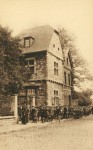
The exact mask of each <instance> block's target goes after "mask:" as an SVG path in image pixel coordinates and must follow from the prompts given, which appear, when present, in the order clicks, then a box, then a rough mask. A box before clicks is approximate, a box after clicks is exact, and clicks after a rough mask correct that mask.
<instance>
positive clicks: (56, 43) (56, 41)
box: [48, 31, 63, 60]
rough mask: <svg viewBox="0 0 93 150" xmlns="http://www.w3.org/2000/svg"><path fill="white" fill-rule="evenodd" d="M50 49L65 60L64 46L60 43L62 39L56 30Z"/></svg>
mask: <svg viewBox="0 0 93 150" xmlns="http://www.w3.org/2000/svg"><path fill="white" fill-rule="evenodd" d="M48 51H49V52H50V53H52V54H53V55H55V56H56V57H58V58H60V59H62V60H63V53H62V48H61V44H60V39H59V35H58V33H56V32H55V31H54V32H53V35H52V38H51V41H50V44H49V47H48Z"/></svg>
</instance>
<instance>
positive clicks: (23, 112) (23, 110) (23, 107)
mask: <svg viewBox="0 0 93 150" xmlns="http://www.w3.org/2000/svg"><path fill="white" fill-rule="evenodd" d="M22 124H26V104H24V105H23V106H22Z"/></svg>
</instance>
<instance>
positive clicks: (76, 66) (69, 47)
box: [58, 28, 90, 87]
mask: <svg viewBox="0 0 93 150" xmlns="http://www.w3.org/2000/svg"><path fill="white" fill-rule="evenodd" d="M58 31H59V35H60V41H61V46H62V50H63V53H64V55H65V54H66V53H68V51H69V54H70V56H71V60H72V76H73V83H74V85H75V86H77V87H80V86H81V85H80V83H81V82H83V81H84V80H85V79H90V74H89V71H88V69H87V62H86V60H84V58H83V57H82V56H81V55H80V52H79V50H78V49H77V48H76V46H75V41H74V36H73V35H71V34H69V33H68V31H67V30H65V29H64V28H62V29H58Z"/></svg>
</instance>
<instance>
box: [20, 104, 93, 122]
mask: <svg viewBox="0 0 93 150" xmlns="http://www.w3.org/2000/svg"><path fill="white" fill-rule="evenodd" d="M91 113H92V114H93V108H92V107H90V108H87V107H71V106H56V107H49V106H40V107H34V106H32V108H31V110H30V109H29V108H28V107H27V106H26V104H25V105H23V106H19V108H18V115H19V118H20V120H21V121H22V124H26V123H28V121H29V120H31V121H32V122H33V123H37V122H38V121H41V122H42V123H44V122H52V121H53V120H54V119H57V120H59V121H60V120H61V119H67V118H75V119H76V118H81V117H82V116H87V115H89V114H91Z"/></svg>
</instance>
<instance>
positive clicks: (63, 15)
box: [0, 0, 93, 73]
mask: <svg viewBox="0 0 93 150" xmlns="http://www.w3.org/2000/svg"><path fill="white" fill-rule="evenodd" d="M0 24H1V25H2V26H8V27H9V28H10V29H12V30H13V33H14V35H16V34H18V33H19V32H21V31H22V30H24V29H27V28H31V27H34V26H39V25H46V24H49V25H51V26H52V27H54V28H58V27H64V28H66V29H67V30H68V31H69V32H71V33H73V34H74V35H75V36H76V38H77V39H76V40H77V41H76V43H77V46H78V48H79V50H80V52H81V54H82V55H83V57H84V58H85V59H86V60H87V61H88V62H89V64H90V65H89V68H90V69H91V70H92V73H93V0H0Z"/></svg>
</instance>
